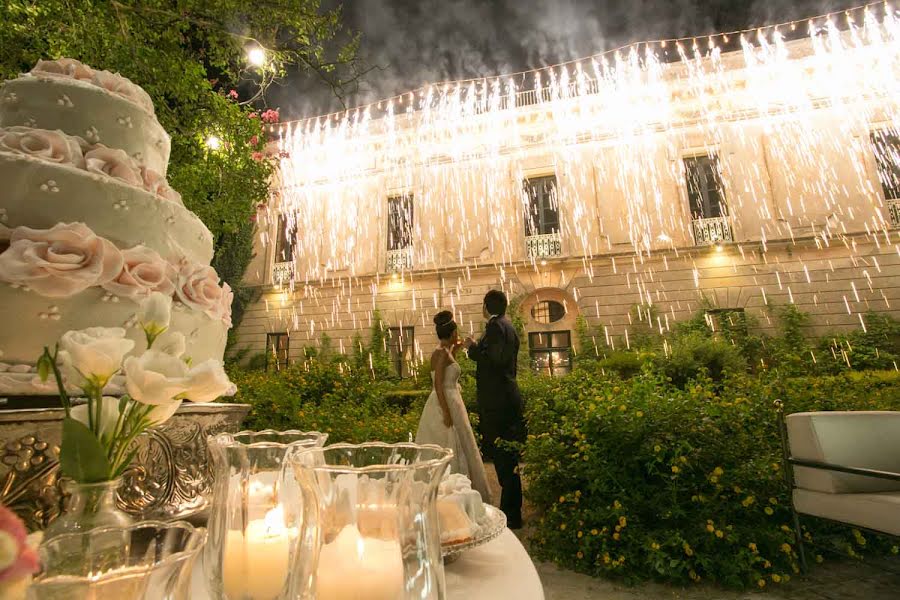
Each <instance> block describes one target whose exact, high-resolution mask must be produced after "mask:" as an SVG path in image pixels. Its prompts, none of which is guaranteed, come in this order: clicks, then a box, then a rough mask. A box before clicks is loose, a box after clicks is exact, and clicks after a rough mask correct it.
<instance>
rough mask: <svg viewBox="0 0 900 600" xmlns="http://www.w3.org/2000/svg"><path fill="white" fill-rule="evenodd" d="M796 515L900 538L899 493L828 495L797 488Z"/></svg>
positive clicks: (795, 494) (795, 495)
mask: <svg viewBox="0 0 900 600" xmlns="http://www.w3.org/2000/svg"><path fill="white" fill-rule="evenodd" d="M794 507H795V508H796V509H797V512H799V513H802V514H805V515H813V516H816V517H823V518H825V519H831V520H832V521H840V522H841V523H849V524H851V525H856V526H858V527H865V528H867V529H873V530H875V531H881V532H884V533H888V534H890V535H896V536H900V492H880V493H877V494H831V493H828V492H816V491H813V490H804V489H800V488H797V489H795V490H794Z"/></svg>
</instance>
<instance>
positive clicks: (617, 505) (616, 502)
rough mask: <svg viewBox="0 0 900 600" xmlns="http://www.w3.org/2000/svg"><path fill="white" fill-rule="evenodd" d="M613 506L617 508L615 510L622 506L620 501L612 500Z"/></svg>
mask: <svg viewBox="0 0 900 600" xmlns="http://www.w3.org/2000/svg"><path fill="white" fill-rule="evenodd" d="M613 508H615V509H617V510H618V509H620V508H622V503H621V502H619V501H618V500H616V501H614V502H613Z"/></svg>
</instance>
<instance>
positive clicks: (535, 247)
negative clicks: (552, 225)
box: [525, 232, 562, 258]
mask: <svg viewBox="0 0 900 600" xmlns="http://www.w3.org/2000/svg"><path fill="white" fill-rule="evenodd" d="M525 255H526V256H527V257H528V258H553V257H555V256H562V238H561V237H560V235H559V232H556V233H547V234H544V235H529V236H526V237H525Z"/></svg>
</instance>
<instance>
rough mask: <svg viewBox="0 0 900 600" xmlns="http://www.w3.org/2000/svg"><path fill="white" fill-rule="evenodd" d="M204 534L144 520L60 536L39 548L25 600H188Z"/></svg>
mask: <svg viewBox="0 0 900 600" xmlns="http://www.w3.org/2000/svg"><path fill="white" fill-rule="evenodd" d="M205 542H206V530H205V529H203V528H196V527H194V526H192V525H191V524H190V523H186V522H183V521H175V522H171V523H161V522H157V521H145V522H143V523H138V524H136V525H132V526H130V527H125V528H122V527H98V528H96V529H91V530H89V531H83V532H77V533H64V534H60V535H58V536H56V537H54V538H53V539H50V540H47V541H46V542H44V543H43V544H42V545H41V547H40V556H41V565H42V566H43V569H44V570H43V572H42V573H41V575H40V576H39V577H37V578H35V580H34V582H32V584H31V587H29V588H28V598H29V600H106V599H109V600H124V599H125V598H128V599H134V600H189V599H190V597H191V594H190V592H191V574H192V572H193V567H194V563H195V561H196V559H197V557H198V556H199V555H200V551H201V550H202V548H203V546H204V543H205Z"/></svg>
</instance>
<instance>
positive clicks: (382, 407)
mask: <svg viewBox="0 0 900 600" xmlns="http://www.w3.org/2000/svg"><path fill="white" fill-rule="evenodd" d="M229 376H230V377H231V380H232V381H233V382H234V383H235V384H237V386H238V394H237V396H235V398H234V401H235V402H246V403H248V404H250V405H251V406H252V409H251V411H250V415H249V416H248V418H247V421H246V422H245V426H246V427H248V428H249V429H265V428H269V427H271V428H274V429H295V428H296V429H302V430H315V431H323V432H327V433H328V434H329V438H328V440H329V442H355V443H358V442H364V441H370V440H381V441H385V442H401V441H409V436H410V435H413V436H415V434H416V429H417V428H418V424H419V415H421V413H422V407H423V405H424V397H423V395H422V394H421V393H415V392H413V393H411V394H409V395H408V396H407V397H403V398H402V400H403V401H402V402H399V401H398V391H397V390H396V389H394V384H392V383H391V382H379V381H376V380H373V379H372V375H371V373H370V372H369V370H368V369H365V370H358V369H350V368H348V367H347V365H346V364H343V363H339V362H322V361H319V360H316V359H312V360H308V361H306V362H305V363H304V364H300V365H294V366H292V367H290V368H288V369H285V370H284V371H281V372H278V373H272V372H269V373H261V372H259V371H246V370H243V369H239V368H232V369H231V371H230V372H229ZM400 396H403V394H400Z"/></svg>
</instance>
